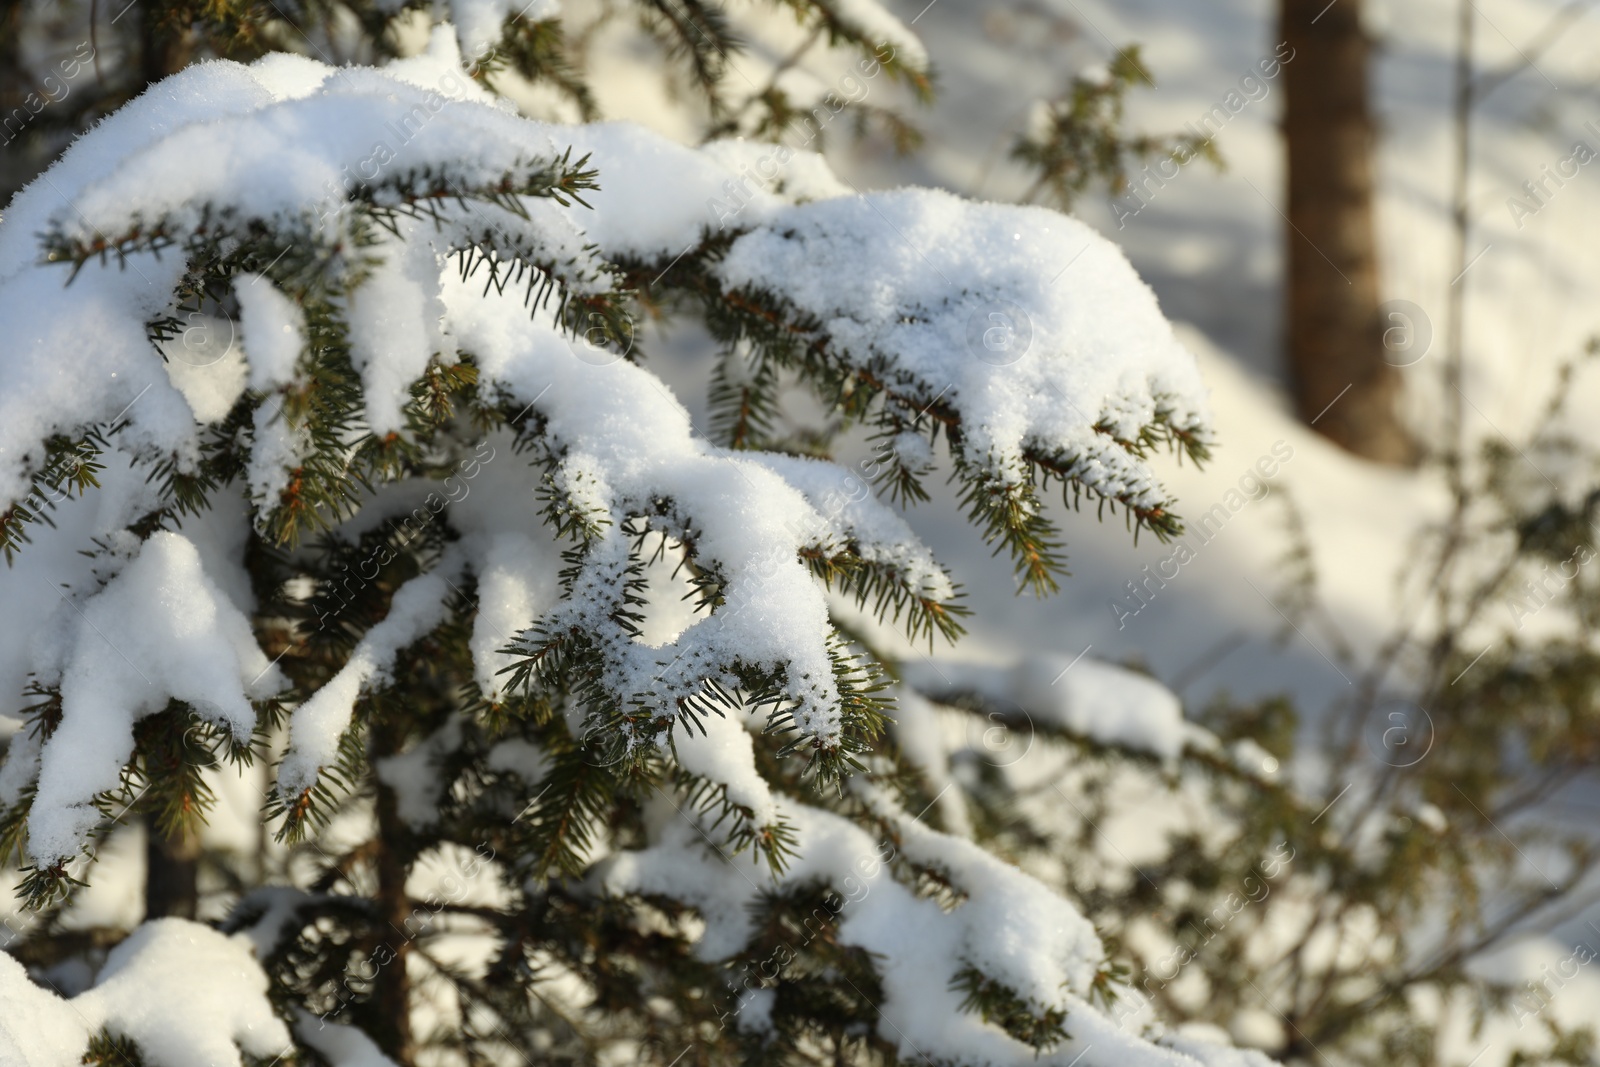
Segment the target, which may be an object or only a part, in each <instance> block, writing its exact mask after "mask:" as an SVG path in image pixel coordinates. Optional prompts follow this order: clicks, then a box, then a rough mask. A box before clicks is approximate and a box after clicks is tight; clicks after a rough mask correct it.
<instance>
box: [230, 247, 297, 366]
mask: <svg viewBox="0 0 1600 1067" xmlns="http://www.w3.org/2000/svg"><path fill="white" fill-rule="evenodd" d="M233 294H234V296H235V297H237V298H238V300H239V342H240V344H242V345H243V346H244V350H245V352H247V353H248V354H249V367H250V388H252V389H258V390H261V391H262V392H267V391H270V390H273V389H276V388H278V387H279V386H282V385H286V384H288V383H289V382H291V381H293V380H294V370H295V364H296V363H298V362H299V360H300V353H301V351H302V350H303V349H304V348H305V344H306V319H305V314H304V313H303V312H302V311H301V310H300V309H299V308H298V307H297V306H295V303H294V301H292V300H290V299H289V298H288V297H287V296H285V295H284V294H283V293H282V292H281V291H279V289H278V287H277V286H275V285H273V284H272V281H271V280H270V279H269V278H266V277H265V276H263V275H260V274H252V273H244V274H241V275H239V276H238V277H237V278H236V279H235V280H234V283H233Z"/></svg>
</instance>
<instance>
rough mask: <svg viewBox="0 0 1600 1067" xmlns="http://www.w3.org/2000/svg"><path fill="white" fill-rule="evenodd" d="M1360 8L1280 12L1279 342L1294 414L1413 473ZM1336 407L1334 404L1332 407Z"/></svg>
mask: <svg viewBox="0 0 1600 1067" xmlns="http://www.w3.org/2000/svg"><path fill="white" fill-rule="evenodd" d="M1361 13H1362V4H1361V2H1360V0H1338V2H1337V3H1333V4H1328V3H1324V2H1319V0H1280V3H1279V6H1278V25H1279V33H1280V34H1281V36H1282V39H1283V40H1284V41H1286V42H1287V43H1288V44H1289V46H1290V47H1291V48H1292V49H1294V52H1293V55H1294V62H1292V63H1287V64H1285V65H1284V70H1283V85H1284V112H1283V136H1284V143H1285V146H1286V149H1287V168H1286V173H1287V183H1288V204H1287V210H1286V215H1287V218H1288V222H1289V228H1288V230H1287V231H1285V233H1284V235H1283V241H1284V253H1285V260H1286V262H1287V264H1288V271H1287V273H1288V284H1287V286H1286V288H1285V295H1286V302H1285V306H1284V314H1285V318H1284V323H1285V327H1284V335H1285V344H1286V347H1287V358H1288V370H1289V384H1290V390H1291V393H1292V395H1293V397H1294V404H1295V411H1296V412H1297V413H1298V414H1299V415H1300V417H1301V418H1302V419H1304V420H1306V421H1307V422H1309V423H1312V424H1313V425H1314V426H1315V428H1316V430H1317V431H1318V432H1319V433H1321V434H1323V435H1324V436H1326V437H1327V438H1329V439H1330V440H1332V441H1334V442H1336V443H1338V444H1339V445H1341V446H1342V447H1344V448H1346V449H1349V450H1350V451H1351V452H1354V453H1355V454H1357V455H1359V456H1364V457H1366V458H1368V459H1372V460H1376V461H1378V462H1380V463H1411V462H1414V461H1415V460H1416V459H1417V458H1419V457H1418V451H1417V446H1416V443H1415V442H1414V441H1413V440H1412V438H1411V435H1410V433H1409V431H1408V430H1407V429H1406V427H1405V425H1404V423H1403V422H1402V421H1401V419H1400V414H1399V411H1398V410H1397V408H1396V400H1397V397H1398V395H1399V392H1400V378H1399V373H1398V371H1397V369H1396V368H1395V367H1394V366H1393V365H1391V363H1390V362H1389V360H1388V351H1387V350H1386V349H1385V347H1384V331H1385V330H1386V329H1388V328H1390V327H1391V326H1393V325H1394V324H1393V323H1388V322H1384V321H1382V320H1381V315H1380V310H1379V279H1378V256H1377V236H1376V231H1375V229H1374V226H1373V206H1372V197H1373V162H1372V160H1373V139H1374V133H1373V122H1372V111H1371V104H1370V103H1369V100H1368V87H1367V80H1368V77H1369V64H1368V54H1369V52H1370V50H1371V41H1370V39H1369V38H1368V36H1367V33H1366V31H1365V29H1363V27H1362V24H1361V17H1362V14H1361ZM1335 401H1337V403H1335Z"/></svg>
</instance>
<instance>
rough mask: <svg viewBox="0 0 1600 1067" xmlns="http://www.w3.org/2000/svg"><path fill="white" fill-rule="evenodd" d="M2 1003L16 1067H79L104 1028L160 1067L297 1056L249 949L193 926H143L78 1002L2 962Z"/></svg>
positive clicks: (7, 1057)
mask: <svg viewBox="0 0 1600 1067" xmlns="http://www.w3.org/2000/svg"><path fill="white" fill-rule="evenodd" d="M0 1000H3V1002H4V1003H5V1013H4V1015H3V1016H0V1061H3V1062H4V1063H5V1064H6V1065H7V1067H76V1065H77V1064H78V1063H79V1062H80V1060H81V1057H82V1055H83V1052H84V1048H85V1047H86V1046H87V1044H88V1042H89V1038H90V1036H91V1035H93V1034H95V1033H98V1032H99V1031H100V1030H101V1029H102V1028H104V1029H105V1030H107V1031H108V1032H109V1033H110V1034H111V1035H112V1036H113V1037H125V1038H128V1039H130V1040H132V1041H133V1042H134V1043H135V1044H136V1045H138V1047H139V1050H140V1052H142V1053H143V1054H144V1057H145V1062H146V1063H148V1064H149V1065H150V1067H241V1065H242V1063H243V1059H242V1058H241V1056H240V1050H241V1049H242V1050H243V1051H244V1052H246V1053H248V1054H250V1055H251V1056H253V1057H257V1058H258V1059H260V1060H263V1061H267V1060H272V1059H275V1058H276V1057H278V1056H281V1055H282V1054H283V1053H285V1052H287V1051H288V1050H289V1031H288V1028H287V1027H286V1026H284V1024H283V1022H282V1020H280V1019H279V1018H278V1017H277V1015H276V1014H275V1013H274V1012H273V1010H272V1004H271V1002H270V1001H268V1000H267V976H266V974H265V973H264V972H263V971H262V970H261V967H260V965H259V964H257V963H256V960H255V957H254V956H253V955H252V954H251V951H250V943H249V941H248V940H246V939H244V938H242V937H241V938H229V937H225V936H223V935H222V934H220V933H218V932H217V931H215V930H213V929H211V928H210V927H209V926H203V925H201V924H200V923H195V922H188V921H186V920H183V919H156V920H154V921H152V922H148V923H145V924H144V925H142V926H140V927H139V928H138V929H137V930H135V931H134V932H133V933H132V934H131V935H129V936H128V938H127V940H125V941H123V942H122V943H121V944H119V945H118V946H117V947H116V948H114V949H112V950H111V954H110V955H109V956H107V957H106V962H105V965H104V966H103V967H102V968H101V970H100V975H99V978H98V979H97V980H96V983H95V985H94V987H93V988H91V989H89V990H86V991H85V992H83V993H80V994H79V995H78V996H76V997H73V998H72V999H71V1000H64V999H62V998H61V997H58V996H56V995H55V994H53V993H50V992H48V991H46V990H43V989H40V988H39V987H38V986H36V985H34V984H33V983H32V982H31V981H30V980H29V979H28V976H27V972H26V971H24V970H23V968H22V965H21V964H19V963H17V961H16V960H14V959H12V958H11V957H10V956H8V955H6V954H4V953H0Z"/></svg>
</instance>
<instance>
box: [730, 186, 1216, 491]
mask: <svg viewBox="0 0 1600 1067" xmlns="http://www.w3.org/2000/svg"><path fill="white" fill-rule="evenodd" d="M717 274H718V276H719V278H720V279H721V281H722V283H723V285H724V286H725V287H727V288H728V289H730V290H734V291H749V292H751V293H760V292H762V291H764V290H768V289H770V288H772V285H773V282H772V280H773V279H782V284H781V296H782V299H783V300H784V301H785V302H787V303H789V304H791V305H792V306H794V307H795V308H797V309H798V310H799V311H801V312H803V313H805V314H806V315H809V316H811V317H812V318H814V319H815V320H817V321H819V322H820V324H821V327H820V333H821V334H822V335H823V336H824V337H825V338H826V339H827V340H828V342H829V345H830V350H831V351H832V352H834V353H836V355H837V356H838V358H840V359H841V360H842V361H844V362H846V363H847V364H849V365H852V366H856V367H861V368H863V369H866V368H870V367H874V366H877V365H879V364H882V363H885V362H886V363H887V367H886V368H884V370H883V372H882V373H883V374H884V375H885V376H886V377H887V378H888V381H889V384H890V385H891V386H892V387H894V388H897V389H899V390H901V391H902V392H903V393H904V394H905V395H906V398H907V399H906V400H905V401H903V402H902V404H901V406H903V407H904V408H905V409H906V414H907V416H908V417H909V416H910V415H911V413H912V412H915V411H917V410H918V409H919V408H923V407H925V406H927V405H931V404H933V403H935V402H936V401H939V400H943V402H945V403H947V404H949V405H950V406H951V407H953V408H955V409H956V410H957V411H958V412H959V413H960V415H961V417H962V426H963V435H964V438H963V442H962V445H961V449H962V453H963V455H965V456H966V457H967V459H968V460H969V461H970V462H972V463H973V464H975V465H977V466H980V467H982V468H985V469H987V470H988V471H989V472H990V473H991V474H992V475H993V476H994V477H996V478H998V479H1000V480H1002V481H1003V482H1005V483H1007V484H1015V483H1017V482H1018V481H1020V480H1021V479H1022V478H1023V469H1024V452H1025V451H1027V450H1034V451H1038V452H1043V453H1045V454H1046V455H1050V456H1057V457H1070V458H1071V459H1072V460H1075V461H1076V465H1077V467H1078V469H1080V470H1081V472H1082V473H1081V477H1082V480H1083V481H1084V482H1085V483H1086V484H1087V485H1088V486H1090V487H1092V488H1094V489H1096V490H1098V491H1100V492H1101V493H1103V494H1105V495H1107V496H1112V497H1118V498H1127V499H1129V500H1131V501H1133V502H1135V503H1136V504H1137V506H1139V507H1142V508H1154V507H1159V506H1161V505H1162V504H1164V503H1165V502H1166V501H1165V496H1164V493H1163V492H1162V491H1161V489H1160V487H1159V486H1158V484H1157V483H1156V480H1155V476H1154V474H1153V472H1152V471H1151V470H1150V468H1149V466H1148V465H1147V464H1146V463H1145V462H1143V461H1142V460H1140V459H1138V458H1137V457H1135V456H1133V455H1132V454H1131V453H1129V452H1128V451H1127V450H1125V449H1122V448H1120V447H1118V446H1117V445H1116V444H1115V443H1114V442H1113V441H1112V440H1111V436H1113V435H1114V436H1115V437H1116V438H1119V439H1122V440H1132V439H1134V438H1136V437H1137V436H1138V432H1139V430H1140V429H1141V428H1142V427H1145V426H1148V425H1150V424H1151V423H1153V422H1154V421H1155V418H1156V415H1157V412H1158V411H1162V410H1167V411H1170V417H1171V420H1172V422H1173V424H1174V425H1176V426H1178V427H1182V428H1187V429H1193V430H1196V431H1203V429H1204V426H1205V423H1206V421H1207V418H1208V412H1207V406H1206V402H1205V390H1204V387H1203V386H1202V385H1201V382H1200V376H1199V371H1198V369H1197V368H1196V366H1195V362H1194V358H1193V356H1191V355H1190V354H1189V353H1188V352H1187V351H1186V350H1185V349H1184V348H1183V346H1182V345H1181V344H1179V342H1178V341H1177V340H1176V338H1175V337H1174V336H1173V333H1172V327H1171V326H1170V325H1169V324H1168V323H1167V321H1166V319H1165V318H1164V317H1163V316H1162V314H1161V311H1160V309H1159V307H1158V306H1157V304H1156V300H1155V296H1154V294H1153V293H1152V292H1151V291H1150V289H1149V287H1148V286H1146V285H1145V284H1144V282H1142V281H1141V280H1140V279H1139V277H1138V275H1137V274H1135V273H1134V270H1133V268H1132V267H1131V266H1130V265H1129V263H1128V261H1127V259H1126V257H1125V256H1124V255H1123V254H1122V252H1121V251H1120V250H1119V249H1118V248H1117V246H1116V245H1114V244H1112V243H1111V242H1110V241H1108V240H1106V239H1105V238H1103V237H1101V236H1100V235H1099V234H1098V233H1096V232H1095V231H1093V230H1092V229H1090V228H1089V227H1088V226H1086V225H1084V224H1083V223H1081V222H1078V221H1077V220H1075V219H1072V218H1068V217H1063V216H1062V215H1060V214H1058V213H1056V212H1052V211H1047V210H1045V209H1043V208H1032V207H1016V206H1011V205H1001V204H982V203H970V202H967V201H963V200H961V199H959V198H958V197H955V196H952V195H951V194H949V193H944V192H940V191H937V190H929V189H903V190H896V191H893V192H888V193H879V194H873V195H872V196H871V197H855V198H848V199H837V200H824V201H819V202H816V203H811V204H802V205H796V206H794V207H790V208H785V209H783V210H782V211H780V212H778V213H777V214H775V215H774V216H773V217H772V218H771V220H770V221H769V222H768V224H767V225H765V226H763V227H761V228H759V229H756V230H754V231H753V232H751V233H747V234H745V235H744V236H742V237H740V238H738V239H737V240H736V241H735V242H734V243H733V246H732V247H731V248H730V249H729V250H728V254H727V256H726V258H724V259H723V260H722V262H721V263H720V264H718V266H717ZM1097 424H1103V425H1104V426H1105V427H1107V431H1108V432H1106V433H1102V432H1099V431H1097V430H1096V425H1097ZM1066 465H1069V466H1071V465H1073V464H1072V463H1068V464H1066Z"/></svg>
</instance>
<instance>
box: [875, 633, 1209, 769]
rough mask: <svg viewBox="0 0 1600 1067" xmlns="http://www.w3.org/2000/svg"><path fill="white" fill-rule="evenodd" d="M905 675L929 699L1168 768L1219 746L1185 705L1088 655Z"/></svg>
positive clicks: (942, 664)
mask: <svg viewBox="0 0 1600 1067" xmlns="http://www.w3.org/2000/svg"><path fill="white" fill-rule="evenodd" d="M904 674H905V679H906V682H907V684H909V685H910V686H911V688H913V689H914V690H916V691H917V692H919V693H921V694H922V695H923V696H925V697H929V698H931V699H933V700H938V701H949V700H951V699H954V698H959V697H961V696H963V695H966V694H972V695H976V696H978V697H980V698H982V699H986V700H989V701H993V702H995V703H999V704H1002V705H1010V706H1012V707H1015V708H1018V709H1020V710H1021V711H1022V712H1023V713H1024V714H1026V715H1027V716H1028V717H1029V718H1030V719H1032V720H1033V721H1034V722H1035V723H1036V724H1038V725H1041V726H1047V727H1051V728H1053V729H1057V730H1062V731H1065V732H1067V733H1070V734H1074V735H1076V736H1079V737H1083V738H1086V739H1088V740H1090V741H1094V742H1096V743H1098V744H1102V745H1116V746H1120V747H1122V748H1127V749H1131V750H1133V751H1135V752H1143V753H1145V754H1147V755H1151V756H1155V757H1157V758H1158V759H1161V760H1164V761H1168V762H1170V761H1172V760H1175V759H1177V758H1178V756H1179V755H1181V754H1182V752H1183V750H1184V748H1185V747H1187V746H1193V747H1195V748H1198V749H1205V750H1210V749H1212V748H1214V747H1216V745H1217V740H1216V738H1215V736H1213V735H1212V734H1211V733H1210V732H1209V731H1207V730H1206V729H1204V728H1203V727H1200V726H1197V725H1196V724H1194V723H1191V722H1188V721H1187V720H1185V719H1184V717H1183V704H1182V702H1181V701H1180V700H1179V699H1178V698H1177V696H1175V695H1174V694H1173V693H1172V691H1171V690H1169V689H1167V688H1166V687H1165V686H1163V685H1162V684H1161V683H1160V682H1158V681H1156V680H1155V679H1153V678H1151V677H1150V676H1148V675H1144V674H1140V673H1138V672H1137V671H1130V670H1128V669H1127V668H1126V667H1118V666H1116V665H1114V664H1110V663H1105V662H1103V661H1101V660H1096V659H1091V658H1089V657H1086V656H1085V657H1080V658H1078V659H1073V658H1072V657H1070V656H1063V655H1058V654H1041V655H1037V656H1029V657H1025V658H1024V659H1022V660H1019V661H1018V662H1017V663H1015V664H1013V665H1012V666H1010V667H1003V666H993V665H990V664H980V663H956V662H951V661H945V660H940V661H939V662H938V663H937V664H932V663H925V662H924V663H908V664H906V666H905V669H904Z"/></svg>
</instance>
